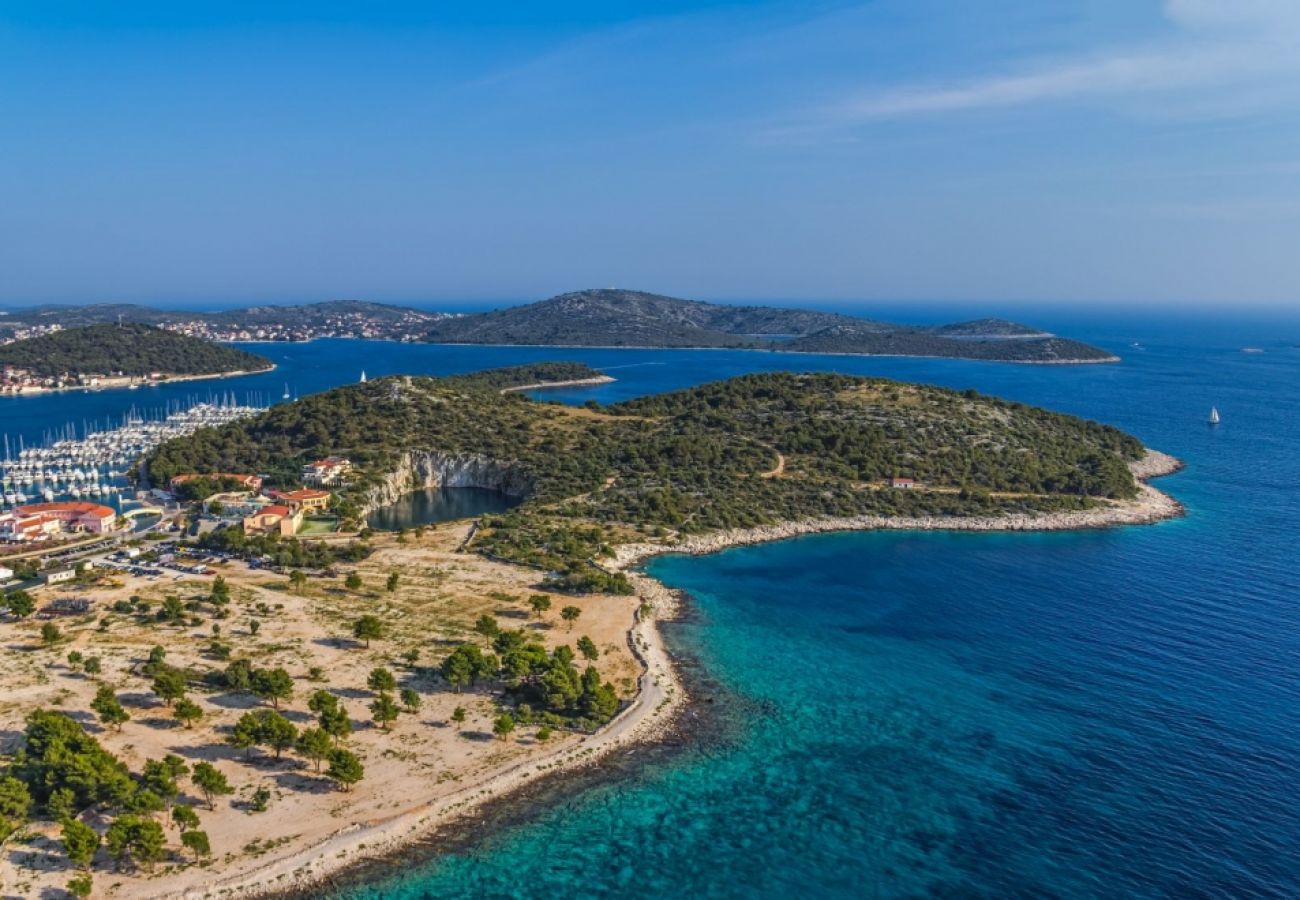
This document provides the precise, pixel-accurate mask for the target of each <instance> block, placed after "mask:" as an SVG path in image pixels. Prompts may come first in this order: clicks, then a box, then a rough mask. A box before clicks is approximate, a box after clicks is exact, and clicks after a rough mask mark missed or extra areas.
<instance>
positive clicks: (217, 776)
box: [192, 761, 232, 809]
mask: <svg viewBox="0 0 1300 900" xmlns="http://www.w3.org/2000/svg"><path fill="white" fill-rule="evenodd" d="M192 780H193V781H194V786H195V787H197V788H198V789H199V790H200V791H202V792H203V798H204V799H205V800H207V801H208V809H216V806H214V805H213V802H212V801H213V799H214V798H216V797H221V796H224V795H225V794H229V793H231V792H232V788H231V787H230V782H229V781H227V780H226V776H225V775H224V774H222V772H221V770H220V769H218V768H217V767H216V766H214V765H213V764H212V763H210V762H207V761H204V762H199V763H195V764H194V774H193V776H192Z"/></svg>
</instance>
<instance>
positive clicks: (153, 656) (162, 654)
mask: <svg viewBox="0 0 1300 900" xmlns="http://www.w3.org/2000/svg"><path fill="white" fill-rule="evenodd" d="M166 661H167V648H166V647H163V646H160V645H158V644H155V645H154V646H153V647H152V648H150V650H149V658H148V659H147V660H145V663H144V666H143V667H142V671H143V672H144V674H146V675H148V676H149V677H151V678H152V677H153V673H154V672H157V671H158V669H159V668H160V667H161V666H162V664H163V663H165V662H166Z"/></svg>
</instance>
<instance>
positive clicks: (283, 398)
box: [281, 381, 289, 400]
mask: <svg viewBox="0 0 1300 900" xmlns="http://www.w3.org/2000/svg"><path fill="white" fill-rule="evenodd" d="M281 399H282V400H288V399H289V382H287V381H286V382H285V383H284V396H283V397H282V398H281Z"/></svg>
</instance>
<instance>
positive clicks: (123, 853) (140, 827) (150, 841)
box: [104, 816, 167, 868]
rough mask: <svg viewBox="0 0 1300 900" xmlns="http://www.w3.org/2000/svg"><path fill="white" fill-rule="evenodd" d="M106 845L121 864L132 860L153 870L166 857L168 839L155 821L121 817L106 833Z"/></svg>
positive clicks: (135, 817) (136, 817)
mask: <svg viewBox="0 0 1300 900" xmlns="http://www.w3.org/2000/svg"><path fill="white" fill-rule="evenodd" d="M104 845H105V846H106V847H107V848H108V852H109V854H110V855H111V856H112V857H113V858H114V859H115V860H117V861H118V863H119V864H121V863H123V862H125V861H126V860H128V859H130V860H131V861H133V862H135V863H137V864H140V865H143V866H145V867H146V868H151V867H152V866H153V864H154V863H156V862H157V861H158V860H160V859H162V858H163V856H164V855H165V853H166V848H167V837H166V835H164V834H163V830H162V826H161V825H159V824H158V823H157V822H155V821H154V820H153V819H145V818H140V817H138V816H120V817H118V819H117V820H116V821H114V822H113V824H112V825H110V826H108V831H106V832H104Z"/></svg>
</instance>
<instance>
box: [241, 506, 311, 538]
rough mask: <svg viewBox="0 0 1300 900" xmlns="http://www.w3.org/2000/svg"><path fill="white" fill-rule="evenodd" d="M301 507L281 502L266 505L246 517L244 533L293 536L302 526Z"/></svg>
mask: <svg viewBox="0 0 1300 900" xmlns="http://www.w3.org/2000/svg"><path fill="white" fill-rule="evenodd" d="M302 515H303V512H302V510H301V509H290V508H289V507H287V506H282V505H280V504H278V503H277V504H272V505H270V506H264V507H262V508H261V509H260V510H258V511H257V512H255V513H253V514H252V515H251V516H245V517H244V534H249V535H264V534H278V535H280V536H281V537H292V536H293V535H295V534H297V533H298V529H299V528H301V527H302Z"/></svg>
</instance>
